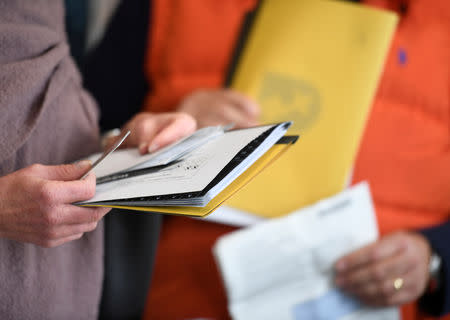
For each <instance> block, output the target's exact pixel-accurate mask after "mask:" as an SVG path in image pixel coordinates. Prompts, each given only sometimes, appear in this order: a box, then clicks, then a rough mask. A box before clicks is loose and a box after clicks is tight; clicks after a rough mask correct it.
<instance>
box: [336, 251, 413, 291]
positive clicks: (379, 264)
mask: <svg viewBox="0 0 450 320" xmlns="http://www.w3.org/2000/svg"><path fill="white" fill-rule="evenodd" d="M412 267H413V266H411V264H410V263H409V261H408V255H407V254H406V253H405V252H404V251H401V252H400V253H398V254H397V255H394V256H390V257H388V258H386V259H382V260H379V261H376V262H373V263H370V264H366V265H364V266H363V267H361V268H358V269H354V270H353V271H352V272H349V273H346V274H340V275H338V276H337V277H336V284H337V285H338V286H339V287H342V288H347V289H351V288H352V287H360V286H363V285H364V284H366V283H370V282H379V281H384V280H386V279H387V278H389V277H391V276H392V275H401V274H404V273H406V272H407V271H409V270H410V269H411V268H412Z"/></svg>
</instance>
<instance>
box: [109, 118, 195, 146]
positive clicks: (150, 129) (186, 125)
mask: <svg viewBox="0 0 450 320" xmlns="http://www.w3.org/2000/svg"><path fill="white" fill-rule="evenodd" d="M196 128H197V124H196V122H195V119H194V118H192V117H191V116H189V115H188V114H185V113H181V112H172V113H150V112H140V113H138V114H137V115H135V116H134V117H133V118H132V119H131V120H130V121H128V122H127V123H126V124H125V126H124V127H123V129H122V131H126V130H130V131H131V134H130V136H129V137H128V138H127V139H125V141H124V142H123V144H122V145H121V147H125V148H135V147H139V152H140V153H141V154H145V153H148V152H154V151H157V150H158V149H160V148H162V147H164V146H166V145H168V144H170V143H172V142H175V141H177V140H179V139H181V138H183V137H184V136H187V135H189V134H191V133H193V132H194V131H195V129H196ZM115 139H116V138H112V139H110V140H109V141H107V142H106V148H108V147H109V146H110V145H111V144H113V143H114V141H115Z"/></svg>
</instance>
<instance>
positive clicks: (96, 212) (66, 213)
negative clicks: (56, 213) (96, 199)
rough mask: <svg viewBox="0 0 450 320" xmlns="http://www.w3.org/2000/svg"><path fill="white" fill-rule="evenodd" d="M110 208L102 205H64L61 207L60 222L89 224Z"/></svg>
mask: <svg viewBox="0 0 450 320" xmlns="http://www.w3.org/2000/svg"><path fill="white" fill-rule="evenodd" d="M109 211H111V208H103V207H78V206H75V205H71V204H68V205H64V206H63V207H62V208H61V217H62V219H61V220H60V222H61V223H60V224H65V225H76V224H89V223H96V222H98V221H100V220H101V219H102V218H103V217H104V216H105V215H106V214H107V213H108V212H109Z"/></svg>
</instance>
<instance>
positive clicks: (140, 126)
mask: <svg viewBox="0 0 450 320" xmlns="http://www.w3.org/2000/svg"><path fill="white" fill-rule="evenodd" d="M169 122H170V117H169V116H168V114H150V113H143V114H140V115H139V116H136V118H135V119H133V120H132V121H130V122H129V124H127V125H126V126H125V127H124V130H130V131H131V134H130V136H129V137H128V139H126V140H125V141H124V147H139V148H140V147H141V146H142V145H143V144H145V143H147V142H148V141H150V140H151V139H153V137H154V136H155V135H156V134H157V132H158V131H159V130H160V129H161V128H163V127H164V126H165V125H166V124H167V123H169Z"/></svg>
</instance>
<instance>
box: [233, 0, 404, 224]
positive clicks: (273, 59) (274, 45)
mask: <svg viewBox="0 0 450 320" xmlns="http://www.w3.org/2000/svg"><path fill="white" fill-rule="evenodd" d="M255 19H256V20H255V21H254V24H253V25H252V28H251V31H250V34H249V37H248V39H247V41H246V45H245V47H244V51H243V53H242V56H241V57H240V59H239V63H238V65H237V69H236V72H235V74H234V76H233V80H232V87H233V88H235V89H237V90H239V91H241V92H244V93H247V94H248V95H250V96H251V97H253V98H254V99H255V100H256V101H258V102H259V103H260V105H261V107H262V118H261V121H262V122H277V121H280V120H285V119H290V120H291V119H292V120H294V126H293V127H292V129H291V132H292V133H294V134H300V135H301V139H300V140H299V142H298V143H297V145H296V146H295V147H294V148H292V150H291V151H290V152H289V153H288V154H286V155H285V156H284V157H283V158H282V159H280V160H279V161H277V162H276V163H275V164H274V165H273V166H272V167H271V170H267V171H265V172H263V173H262V174H260V175H259V176H258V177H257V178H255V180H254V181H253V182H252V183H251V184H250V185H248V186H246V187H245V188H244V189H243V190H241V191H240V192H239V194H237V195H236V196H235V197H233V198H232V199H230V201H229V202H227V205H231V206H233V207H236V208H239V209H242V210H245V211H247V212H251V213H254V214H257V215H261V216H264V217H275V216H280V215H283V214H287V213H289V212H292V211H293V210H296V209H298V208H300V207H303V206H305V205H308V204H311V203H313V202H315V201H317V200H319V199H321V198H324V197H328V196H331V195H333V194H335V193H337V192H339V191H341V190H342V189H343V188H344V187H345V185H346V183H347V181H348V179H349V176H350V173H351V169H352V166H353V163H354V159H355V156H356V152H357V149H358V145H359V143H360V139H361V136H362V133H363V130H364V126H365V122H366V118H367V116H368V113H369V109H370V106H371V104H372V100H373V97H374V95H375V91H376V88H377V84H378V82H379V79H380V75H381V73H382V70H383V66H384V61H385V57H386V55H387V52H388V49H389V47H390V43H391V39H392V36H393V33H394V31H395V27H396V24H397V21H398V17H397V16H396V15H395V14H394V13H391V12H387V11H381V10H378V9H373V8H369V7H366V6H363V5H359V4H355V3H349V2H344V1H332V0H295V1H293V0H264V1H263V2H262V5H261V7H260V9H259V11H258V13H257V15H256V18H255Z"/></svg>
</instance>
